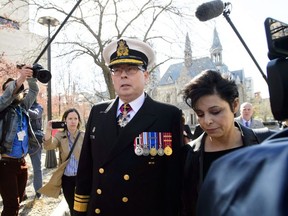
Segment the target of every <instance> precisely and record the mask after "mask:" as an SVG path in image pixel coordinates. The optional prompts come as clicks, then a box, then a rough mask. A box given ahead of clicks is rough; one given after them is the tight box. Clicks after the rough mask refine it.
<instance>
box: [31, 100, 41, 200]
mask: <svg viewBox="0 0 288 216" xmlns="http://www.w3.org/2000/svg"><path fill="white" fill-rule="evenodd" d="M42 113H43V107H42V106H41V104H39V103H37V101H35V102H34V103H33V104H32V106H31V108H30V109H29V116H30V122H31V126H32V129H33V131H34V133H35V136H36V138H37V140H38V142H39V144H40V145H41V148H38V149H33V148H30V149H29V156H30V159H31V162H32V166H33V186H34V190H35V198H40V196H41V194H40V193H38V192H37V191H38V190H39V189H40V188H41V187H42V169H41V153H42V142H43V135H44V134H43V130H42Z"/></svg>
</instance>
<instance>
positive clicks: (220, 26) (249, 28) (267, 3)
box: [209, 0, 288, 97]
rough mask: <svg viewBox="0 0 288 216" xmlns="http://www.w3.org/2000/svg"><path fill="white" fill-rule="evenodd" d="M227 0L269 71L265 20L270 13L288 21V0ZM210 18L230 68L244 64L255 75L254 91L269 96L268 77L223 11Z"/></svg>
mask: <svg viewBox="0 0 288 216" xmlns="http://www.w3.org/2000/svg"><path fill="white" fill-rule="evenodd" d="M228 2H231V3H232V11H231V14H230V19H231V21H232V22H233V24H234V25H235V27H236V28H237V30H238V32H239V33H240V35H241V36H242V38H243V39H244V41H245V42H246V45H247V46H248V47H249V49H250V51H251V52H252V54H253V56H254V57H255V59H256V61H257V62H258V64H259V65H260V67H261V69H262V71H263V72H264V73H265V74H266V66H267V63H268V61H269V59H268V57H267V52H268V48H267V42H266V34H265V29H264V21H265V19H266V18H267V17H271V18H274V19H276V20H279V21H282V22H284V23H288V15H287V8H288V1H287V0H273V1H272V0H230V1H228ZM209 22H216V26H217V30H218V33H219V37H220V40H221V43H222V46H223V58H224V63H225V64H227V65H228V67H229V69H230V70H237V69H241V68H243V69H244V72H245V76H246V77H252V78H253V80H254V91H261V93H262V97H269V93H268V86H267V84H266V82H265V80H264V79H263V77H262V75H261V73H260V71H259V70H258V69H257V67H256V66H255V64H254V62H253V61H252V59H251V58H250V56H249V54H248V53H247V51H246V49H245V48H244V46H243V45H242V43H241V42H240V40H239V39H238V37H237V36H236V34H235V33H234V31H233V29H232V28H231V27H230V25H229V23H228V22H227V21H226V19H225V17H224V16H222V15H221V16H219V17H217V18H215V19H213V20H212V21H209Z"/></svg>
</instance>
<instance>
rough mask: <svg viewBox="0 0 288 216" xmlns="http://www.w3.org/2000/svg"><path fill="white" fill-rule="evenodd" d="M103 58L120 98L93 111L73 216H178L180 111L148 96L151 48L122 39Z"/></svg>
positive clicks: (81, 164)
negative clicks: (146, 88) (146, 85)
mask: <svg viewBox="0 0 288 216" xmlns="http://www.w3.org/2000/svg"><path fill="white" fill-rule="evenodd" d="M103 56H104V59H105V61H106V63H107V64H108V66H109V67H110V70H111V76H112V81H113V84H114V88H115V91H116V93H117V95H118V97H117V98H116V99H115V100H112V101H108V102H103V103H100V104H97V105H95V106H94V107H93V108H92V110H91V113H90V117H89V120H88V123H87V127H86V134H85V138H84V142H83V147H82V151H81V156H80V161H79V168H78V173H77V186H76V194H75V203H74V210H75V214H74V215H98V214H99V215H103V216H111V215H125V216H135V215H137V216H148V215H149V216H177V215H178V210H179V209H178V207H179V199H180V198H179V197H180V194H179V192H180V190H179V189H180V188H179V187H180V178H179V176H180V169H179V168H180V157H179V152H180V148H181V146H182V140H183V124H182V112H181V110H179V109H178V108H176V107H174V106H172V105H168V104H164V103H160V102H156V101H154V100H152V99H151V98H150V97H149V96H148V95H147V94H146V93H145V92H144V87H145V84H146V83H147V81H148V77H149V72H148V70H149V69H148V68H149V66H153V60H154V52H153V50H152V49H151V47H150V46H149V45H148V44H146V43H144V42H142V41H138V40H136V39H128V38H127V39H120V40H117V41H114V42H112V43H110V44H109V45H108V46H107V47H106V48H105V49H104V52H103ZM122 105H123V106H122ZM122 107H123V108H122Z"/></svg>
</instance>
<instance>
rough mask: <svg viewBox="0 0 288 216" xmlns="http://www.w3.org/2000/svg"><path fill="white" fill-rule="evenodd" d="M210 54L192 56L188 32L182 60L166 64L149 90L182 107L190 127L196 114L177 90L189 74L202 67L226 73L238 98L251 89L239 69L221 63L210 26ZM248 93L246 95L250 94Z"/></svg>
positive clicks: (251, 84) (192, 126)
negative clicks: (208, 55)
mask: <svg viewBox="0 0 288 216" xmlns="http://www.w3.org/2000/svg"><path fill="white" fill-rule="evenodd" d="M209 51H210V57H201V58H197V57H193V55H192V54H193V52H192V48H191V42H190V38H189V35H188V34H187V35H186V42H185V50H184V62H180V63H176V64H172V65H170V67H169V68H168V69H167V71H166V72H165V73H164V75H163V76H162V78H161V79H160V80H159V82H158V85H157V87H156V88H155V89H154V90H153V92H152V94H151V93H150V94H151V95H152V96H153V98H154V99H156V100H159V101H163V102H166V103H170V104H173V105H176V106H177V107H179V108H181V109H182V110H183V113H184V114H185V118H186V119H185V120H186V123H187V124H189V125H191V128H192V130H193V129H194V127H195V125H196V124H197V120H196V116H195V114H194V112H193V110H192V109H191V108H189V107H188V106H187V105H186V104H185V102H184V101H183V98H182V95H181V90H182V89H183V87H184V86H185V84H186V83H188V82H189V81H190V80H191V79H192V78H193V77H195V76H196V75H197V74H199V73H200V72H201V71H203V70H206V69H213V70H218V71H220V72H221V73H223V74H225V75H227V76H230V77H231V78H232V79H234V80H235V81H236V83H237V85H238V89H239V94H240V102H243V101H246V99H247V98H246V95H247V92H246V91H247V90H248V91H249V92H250V91H252V90H253V88H252V87H253V83H252V81H251V80H249V82H247V84H246V83H245V82H246V78H245V76H244V71H243V70H236V71H229V69H228V67H227V66H226V65H225V64H224V63H223V56H222V51H223V50H222V45H221V42H220V39H219V36H218V33H217V30H216V28H215V29H214V36H213V42H212V46H211V48H210V50H209ZM250 94H251V93H249V94H248V95H250Z"/></svg>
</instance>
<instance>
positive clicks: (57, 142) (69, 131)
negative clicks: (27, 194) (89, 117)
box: [38, 108, 84, 215]
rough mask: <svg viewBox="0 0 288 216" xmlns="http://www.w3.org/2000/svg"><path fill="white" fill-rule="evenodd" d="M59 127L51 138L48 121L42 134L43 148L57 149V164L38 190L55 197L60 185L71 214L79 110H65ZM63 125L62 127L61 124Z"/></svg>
mask: <svg viewBox="0 0 288 216" xmlns="http://www.w3.org/2000/svg"><path fill="white" fill-rule="evenodd" d="M62 121H63V122H65V124H64V123H62V122H61V123H60V127H61V128H63V130H60V131H58V132H57V133H56V134H55V136H54V137H53V138H52V129H53V128H59V127H58V126H57V127H54V125H55V124H54V123H59V122H53V121H48V123H47V127H46V132H45V136H44V141H43V144H44V149H46V150H52V149H56V148H58V149H59V155H60V156H59V166H58V169H57V170H56V171H55V172H54V173H53V175H52V177H51V179H50V181H49V182H48V183H47V184H46V185H45V186H44V187H42V188H40V190H38V192H40V193H41V194H44V195H47V196H51V197H55V198H57V197H58V196H59V194H60V190H61V187H62V190H63V194H64V197H65V199H66V201H67V203H68V206H69V209H70V212H71V215H72V211H73V205H74V189H75V186H76V174H77V170H78V162H79V157H80V151H81V148H82V143H83V138H84V132H83V131H81V130H79V128H80V125H81V118H80V114H79V112H78V111H77V110H76V109H75V108H70V109H68V110H66V111H65V112H64V114H63V116H62ZM62 125H64V127H63V126H62Z"/></svg>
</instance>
